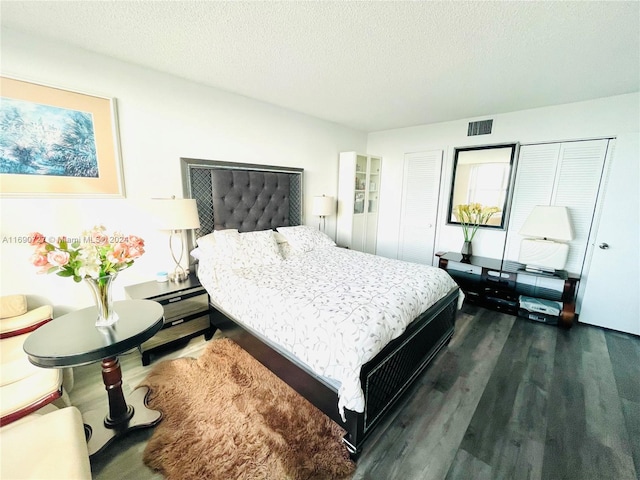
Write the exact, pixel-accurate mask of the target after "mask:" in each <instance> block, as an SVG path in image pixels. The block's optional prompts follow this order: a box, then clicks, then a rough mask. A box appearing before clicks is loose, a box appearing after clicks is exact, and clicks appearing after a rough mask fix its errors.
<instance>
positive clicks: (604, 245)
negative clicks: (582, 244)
mask: <svg viewBox="0 0 640 480" xmlns="http://www.w3.org/2000/svg"><path fill="white" fill-rule="evenodd" d="M598 246H599V247H600V248H601V249H602V250H607V249H608V248H609V244H608V243H604V242H603V243H601V244H600V245H598Z"/></svg>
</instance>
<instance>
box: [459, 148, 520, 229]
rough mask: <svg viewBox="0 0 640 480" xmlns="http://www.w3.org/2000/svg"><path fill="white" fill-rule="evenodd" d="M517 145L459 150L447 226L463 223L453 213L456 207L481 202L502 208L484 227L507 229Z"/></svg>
mask: <svg viewBox="0 0 640 480" xmlns="http://www.w3.org/2000/svg"><path fill="white" fill-rule="evenodd" d="M516 145H517V144H515V143H513V144H507V145H489V146H482V147H468V148H456V150H455V157H454V161H453V181H452V185H451V197H450V199H449V213H448V216H447V219H448V223H453V224H459V223H460V222H459V219H457V218H456V216H455V213H454V211H455V207H456V206H457V205H464V204H469V203H479V204H481V205H482V206H483V207H498V208H499V209H500V211H499V212H498V213H496V214H494V215H492V216H491V218H490V219H489V222H488V223H487V224H486V225H481V227H485V228H499V229H503V228H505V225H506V217H507V214H506V212H507V208H508V205H509V203H508V202H509V198H510V195H511V192H510V189H511V183H512V171H513V165H514V159H515V153H516Z"/></svg>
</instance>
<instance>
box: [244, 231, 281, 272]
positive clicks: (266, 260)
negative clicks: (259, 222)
mask: <svg viewBox="0 0 640 480" xmlns="http://www.w3.org/2000/svg"><path fill="white" fill-rule="evenodd" d="M274 233H275V232H274V231H273V230H261V231H257V232H243V233H241V234H240V239H241V243H242V248H243V249H244V262H243V263H244V268H251V267H255V266H260V265H271V264H274V263H278V262H281V261H282V255H281V254H280V249H279V248H278V242H277V240H276V237H275V235H274Z"/></svg>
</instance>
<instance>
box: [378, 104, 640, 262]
mask: <svg viewBox="0 0 640 480" xmlns="http://www.w3.org/2000/svg"><path fill="white" fill-rule="evenodd" d="M489 118H493V132H492V133H491V134H490V135H481V136H476V137H467V125H468V122H470V121H475V120H484V119H489ZM639 122H640V95H639V94H638V93H634V94H628V95H620V96H615V97H609V98H603V99H598V100H593V101H587V102H579V103H572V104H567V105H558V106H554V107H546V108H538V109H532V110H525V111H519V112H513V113H507V114H501V115H486V116H484V117H480V118H469V119H464V120H460V121H455V122H447V123H439V124H432V125H421V126H416V127H410V128H402V129H396V130H387V131H382V132H373V133H370V134H369V140H368V147H367V151H368V153H370V154H375V155H381V156H382V157H383V158H384V162H383V172H382V173H383V175H382V185H381V190H380V196H381V200H380V213H379V223H378V239H377V240H378V246H377V253H378V255H383V256H386V257H391V258H397V249H398V230H399V222H400V216H399V215H398V212H399V211H400V207H401V195H402V192H401V189H402V173H403V159H404V155H405V153H409V152H420V151H430V150H443V151H444V165H443V173H442V181H441V190H440V205H439V215H438V233H437V237H436V251H438V250H443V251H456V252H457V251H460V248H461V246H462V242H463V237H462V230H461V228H460V227H457V226H448V225H446V221H445V217H446V210H447V208H448V201H449V193H450V184H451V174H452V169H453V155H454V149H455V148H456V147H463V146H471V145H487V144H498V143H505V142H513V141H516V142H520V143H521V144H523V143H536V142H548V141H562V140H578V139H588V138H597V137H608V136H612V137H618V139H619V140H620V141H618V142H617V147H616V151H615V155H614V158H613V160H612V161H613V162H616V164H617V166H620V165H628V166H629V167H631V166H634V165H636V164H637V162H638V158H639V157H640V154H639V152H638V148H637V142H636V143H634V142H631V141H628V140H629V139H635V138H637V137H638V135H639V132H640V126H639ZM633 145H635V147H634V146H633ZM630 170H631V171H633V169H631V168H630ZM627 183H628V182H627ZM632 183H633V182H632ZM635 185H636V186H638V180H637V178H636V180H635ZM625 187H626V185H625ZM608 189H610V190H616V185H615V179H612V183H611V184H610V185H609V186H608ZM638 195H639V193H638V188H635V189H631V190H630V191H628V192H627V194H626V198H627V201H628V202H630V203H629V204H631V205H634V211H635V212H636V213H635V215H636V218H635V220H636V222H637V210H638V205H639V203H640V201H639V196H638ZM504 240H505V232H503V231H494V230H488V229H480V230H479V231H478V233H477V235H476V237H475V238H474V241H473V252H474V254H476V255H482V256H487V257H493V258H501V257H502V249H503V246H504ZM635 268H636V269H637V268H638V265H635Z"/></svg>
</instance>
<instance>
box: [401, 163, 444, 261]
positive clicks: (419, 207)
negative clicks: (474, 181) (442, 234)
mask: <svg viewBox="0 0 640 480" xmlns="http://www.w3.org/2000/svg"><path fill="white" fill-rule="evenodd" d="M441 172H442V150H436V151H432V152H420V153H408V154H406V155H405V156H404V179H403V182H402V184H403V186H402V210H401V214H400V237H399V241H398V258H399V259H400V260H405V261H407V262H415V263H423V264H427V265H432V264H433V254H434V251H433V249H434V243H435V233H436V229H435V226H436V220H437V216H438V199H439V196H440V174H441Z"/></svg>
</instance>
